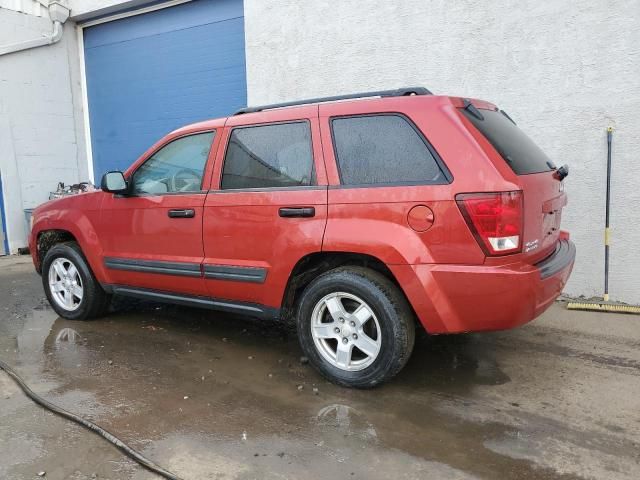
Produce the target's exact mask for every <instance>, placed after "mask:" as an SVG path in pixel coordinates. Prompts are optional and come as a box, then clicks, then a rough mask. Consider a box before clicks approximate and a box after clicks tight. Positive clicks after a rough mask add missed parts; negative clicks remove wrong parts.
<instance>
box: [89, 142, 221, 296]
mask: <svg viewBox="0 0 640 480" xmlns="http://www.w3.org/2000/svg"><path fill="white" fill-rule="evenodd" d="M214 136H215V132H213V131H211V132H201V133H194V134H191V135H187V136H182V137H179V138H176V139H173V140H171V141H169V142H168V143H167V144H165V145H164V146H162V147H160V148H159V149H157V150H156V151H155V153H153V154H152V155H151V156H149V158H148V159H147V160H146V161H144V163H142V164H140V165H139V166H138V168H137V169H136V170H135V171H134V172H133V173H132V174H131V175H130V177H129V180H128V181H129V185H130V186H129V190H130V193H129V194H127V195H112V194H108V195H107V197H106V198H105V199H104V201H103V204H102V205H103V207H102V212H101V222H100V223H99V225H100V229H101V231H100V232H98V235H99V236H100V237H101V238H100V240H101V243H102V246H103V257H104V258H103V261H104V265H105V267H106V269H107V272H108V275H109V281H110V283H112V284H114V285H124V286H135V287H143V288H147V289H152V290H158V291H167V292H179V293H186V294H193V295H203V294H205V293H206V290H205V285H204V280H203V279H202V273H201V264H202V260H203V257H204V251H203V245H202V219H203V216H202V215H203V205H204V201H205V198H206V191H207V189H208V177H209V175H207V174H205V170H207V171H210V168H211V167H210V165H211V164H210V163H208V159H209V156H211V157H213V156H214V155H213V154H211V155H210V152H211V150H212V143H213V140H214ZM207 165H209V167H207Z"/></svg>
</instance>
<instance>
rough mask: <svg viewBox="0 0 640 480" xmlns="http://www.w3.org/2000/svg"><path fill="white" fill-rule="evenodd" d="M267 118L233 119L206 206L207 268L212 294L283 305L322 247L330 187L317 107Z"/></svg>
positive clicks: (261, 303)
mask: <svg viewBox="0 0 640 480" xmlns="http://www.w3.org/2000/svg"><path fill="white" fill-rule="evenodd" d="M265 120H266V119H265V115H264V114H261V113H257V114H246V115H238V116H234V117H230V118H229V119H228V121H227V124H226V126H225V129H224V133H223V135H222V138H221V148H220V149H219V153H218V158H217V160H216V166H215V169H214V173H213V180H212V189H211V191H210V192H209V194H208V195H207V199H206V202H205V207H204V232H203V233H204V250H205V259H204V265H203V270H204V276H205V282H206V286H207V289H208V292H209V294H210V296H212V297H215V298H219V299H229V300H234V301H236V302H238V301H239V302H247V303H257V304H260V305H261V306H266V307H273V308H279V307H280V305H281V301H282V296H283V292H284V289H285V286H286V284H287V281H288V279H289V275H290V273H291V271H292V270H293V268H294V267H295V265H296V263H297V262H298V261H299V260H300V259H301V258H303V257H304V256H305V255H308V254H310V253H313V252H319V251H320V250H321V248H322V237H323V234H324V228H325V225H326V221H327V186H326V185H327V182H326V173H325V168H324V162H323V158H322V150H321V145H320V134H319V127H318V107H317V106H310V107H305V108H296V109H292V110H289V111H287V109H283V110H277V111H276V110H274V111H270V112H269V116H268V120H269V121H268V122H265ZM222 145H224V146H225V147H224V148H223V147H222Z"/></svg>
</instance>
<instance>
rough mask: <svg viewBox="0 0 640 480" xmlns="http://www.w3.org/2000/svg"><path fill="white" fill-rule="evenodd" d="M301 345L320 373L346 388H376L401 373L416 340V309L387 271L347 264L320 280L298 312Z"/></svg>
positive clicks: (313, 284)
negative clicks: (385, 273) (381, 272)
mask: <svg viewBox="0 0 640 480" xmlns="http://www.w3.org/2000/svg"><path fill="white" fill-rule="evenodd" d="M296 318H297V326H298V337H299V340H300V345H301V347H302V349H303V351H304V353H305V354H306V356H307V357H308V358H309V361H310V362H311V364H312V365H314V366H315V367H316V368H317V369H318V370H319V371H320V373H321V374H322V375H323V376H325V377H326V378H327V379H329V380H330V381H332V382H334V383H337V384H339V385H342V386H346V387H355V388H371V387H374V386H376V385H378V384H380V383H382V382H384V381H386V380H389V379H390V378H392V377H393V376H395V375H396V374H397V373H398V372H399V371H400V370H401V369H402V368H403V367H404V365H405V364H406V362H407V360H408V359H409V356H410V355H411V352H412V350H413V345H414V341H415V326H414V321H413V311H412V310H411V308H410V306H409V304H408V303H407V300H406V299H405V297H404V295H403V294H402V292H401V291H400V289H399V288H398V287H397V286H396V285H395V284H393V282H391V281H390V280H389V279H388V278H386V277H385V276H384V275H382V274H380V273H378V272H376V271H373V270H370V269H367V268H362V267H341V268H337V269H335V270H331V271H329V272H327V273H325V274H323V275H321V276H320V277H318V278H317V279H315V280H314V281H313V282H311V284H309V286H307V288H306V289H305V290H304V292H303V293H302V296H301V298H300V301H299V302H298V307H297V311H296Z"/></svg>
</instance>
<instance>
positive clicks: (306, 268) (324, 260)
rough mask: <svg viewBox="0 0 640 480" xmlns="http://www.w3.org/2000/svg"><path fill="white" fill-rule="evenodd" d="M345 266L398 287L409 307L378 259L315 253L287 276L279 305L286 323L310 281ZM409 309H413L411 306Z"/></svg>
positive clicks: (400, 286) (394, 280) (350, 253)
mask: <svg viewBox="0 0 640 480" xmlns="http://www.w3.org/2000/svg"><path fill="white" fill-rule="evenodd" d="M346 266H358V267H365V268H370V269H371V270H374V271H377V272H378V273H381V274H382V275H384V276H385V277H386V278H388V279H389V280H390V281H391V282H392V283H393V284H394V285H396V286H397V287H398V289H399V290H400V292H402V294H403V295H404V296H405V298H406V299H407V303H408V304H409V306H411V302H410V301H409V299H408V298H407V295H406V294H405V292H404V290H403V288H402V285H400V282H398V280H397V278H396V277H395V275H394V274H393V272H392V271H391V269H389V267H388V266H387V265H386V264H385V263H384V262H383V261H382V260H380V259H379V258H377V257H375V256H373V255H368V254H364V253H357V252H315V253H310V254H308V255H305V256H304V257H302V258H301V259H300V260H298V262H297V263H296V264H295V266H294V267H293V269H292V271H291V274H290V275H289V279H288V281H287V285H286V287H285V290H284V294H283V297H282V304H281V308H282V316H283V318H285V319H286V320H287V321H291V320H292V319H293V311H294V308H295V304H296V300H297V299H298V298H299V296H300V294H301V293H302V291H303V290H304V289H305V288H306V287H307V285H309V283H311V281H313V280H314V279H315V278H317V277H318V276H319V275H322V274H323V273H325V272H328V271H329V270H333V269H335V268H338V267H346ZM411 308H412V309H413V307H412V306H411ZM414 313H415V312H414Z"/></svg>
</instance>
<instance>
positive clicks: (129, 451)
mask: <svg viewBox="0 0 640 480" xmlns="http://www.w3.org/2000/svg"><path fill="white" fill-rule="evenodd" d="M0 370H4V371H5V372H6V373H7V375H9V376H10V377H11V378H12V379H13V381H14V382H16V383H17V384H18V386H19V387H20V388H21V389H22V391H23V392H24V393H25V395H26V396H27V397H29V398H30V399H31V400H33V401H34V402H36V403H37V404H38V405H40V406H42V407H44V408H46V409H47V410H49V411H51V412H53V413H55V414H56V415H60V416H61V417H64V418H66V419H68V420H71V421H72V422H75V423H77V424H79V425H82V426H83V427H85V428H87V429H88V430H91V431H92V432H94V433H97V434H98V435H100V436H101V437H102V438H104V439H105V440H107V441H108V442H109V443H111V444H113V445H115V446H116V447H117V448H118V449H119V450H120V451H121V452H123V453H124V454H125V455H127V456H128V457H129V458H131V459H133V460H135V461H136V462H138V463H139V464H140V465H142V466H143V467H144V468H146V469H147V470H149V471H151V472H153V473H157V474H158V475H160V476H161V477H164V478H166V479H167V480H181V479H180V477H178V476H177V475H175V474H173V473H171V472H169V471H167V470H165V469H164V468H162V467H160V466H159V465H156V464H155V463H153V462H152V461H151V460H149V459H147V458H146V457H144V456H143V455H142V454H141V453H138V452H137V451H135V450H134V449H133V448H131V447H129V446H128V445H126V444H125V443H124V442H123V441H122V440H120V439H119V438H118V437H116V436H115V435H113V434H111V433H109V432H107V431H106V430H105V429H104V428H102V427H100V426H98V425H96V424H95V423H93V422H90V421H89V420H86V419H84V418H82V417H80V416H78V415H76V414H74V413H71V412H68V411H67V410H65V409H63V408H60V407H58V406H57V405H54V404H53V403H51V402H48V401H47V400H45V399H44V398H42V397H41V396H39V395H37V394H36V393H35V392H34V391H33V390H31V389H30V388H29V387H28V386H27V384H26V383H25V382H24V380H22V378H20V376H19V375H18V374H17V373H16V372H15V371H14V370H13V369H12V368H11V367H10V366H9V365H7V364H6V363H4V362H3V361H2V360H0Z"/></svg>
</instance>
